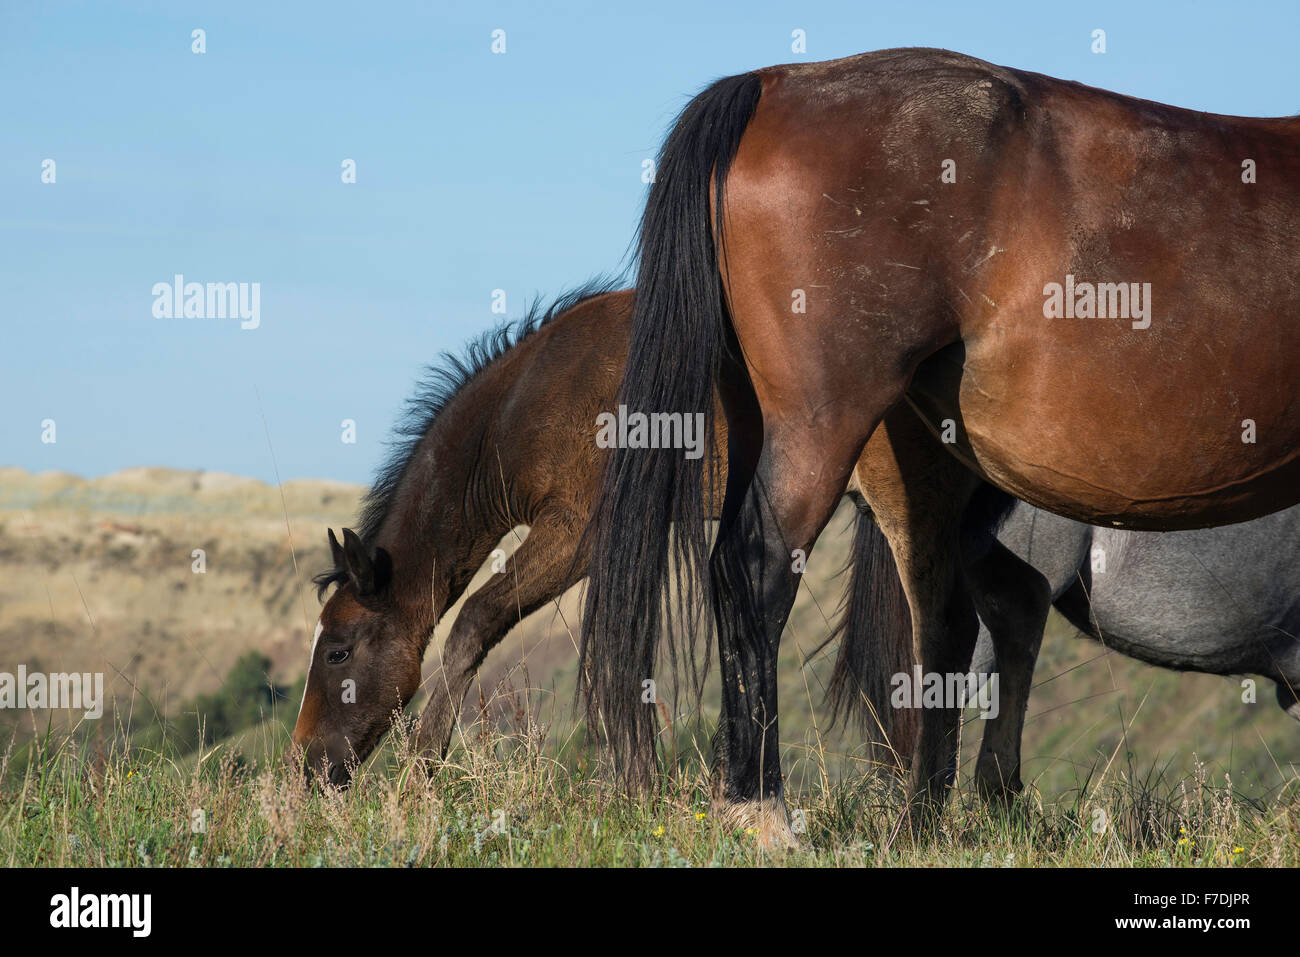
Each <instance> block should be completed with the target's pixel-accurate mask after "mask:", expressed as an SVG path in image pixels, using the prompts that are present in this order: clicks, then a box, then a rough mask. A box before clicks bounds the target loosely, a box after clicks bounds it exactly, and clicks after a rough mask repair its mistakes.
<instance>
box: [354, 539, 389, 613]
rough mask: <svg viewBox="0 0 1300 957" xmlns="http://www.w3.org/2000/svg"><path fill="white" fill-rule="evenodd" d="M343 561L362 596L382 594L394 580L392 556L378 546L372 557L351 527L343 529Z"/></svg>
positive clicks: (358, 594)
mask: <svg viewBox="0 0 1300 957" xmlns="http://www.w3.org/2000/svg"><path fill="white" fill-rule="evenodd" d="M343 563H344V567H345V568H347V570H348V577H350V578H351V579H352V584H353V585H354V586H355V587H356V590H357V596H358V597H360V598H374V597H377V596H379V595H381V594H382V593H383V592H384V590H385V589H386V588H387V587H388V584H389V582H391V581H392V580H393V559H392V556H391V555H389V554H388V552H386V551H385V550H384V549H382V548H376V549H375V554H374V557H373V558H372V557H371V555H370V553H369V552H368V551H366V546H365V545H364V544H362V542H361V537H360V536H359V535H357V533H356V532H354V531H352V529H350V528H345V529H343Z"/></svg>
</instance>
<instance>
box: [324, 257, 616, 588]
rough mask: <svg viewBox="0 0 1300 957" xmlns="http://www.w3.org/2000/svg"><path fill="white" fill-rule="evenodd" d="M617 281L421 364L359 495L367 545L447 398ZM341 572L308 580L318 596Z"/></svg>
mask: <svg viewBox="0 0 1300 957" xmlns="http://www.w3.org/2000/svg"><path fill="white" fill-rule="evenodd" d="M621 285H622V281H621V279H619V278H617V277H616V278H606V277H597V278H595V279H591V280H588V281H587V282H586V283H584V284H583V285H582V286H580V287H579V288H577V289H574V290H571V291H569V292H566V293H564V294H562V295H561V296H559V297H558V298H557V299H555V301H553V302H552V303H551V304H550V305H549V306H547V307H546V308H545V309H543V308H542V300H541V298H540V297H538V298H535V299H534V300H533V301H532V303H531V304H530V305H529V307H528V310H527V312H526V313H525V314H524V316H523V318H521V319H518V320H516V321H514V322H510V321H506V322H504V323H502V324H501V325H499V326H497V327H496V328H495V329H488V330H487V331H485V332H483V333H482V334H480V335H479V336H478V337H477V338H475V339H473V340H471V341H470V342H469V344H468V345H467V346H466V347H465V349H464V351H463V353H462V354H461V355H456V354H455V353H451V352H443V353H442V354H441V355H440V356H439V357H438V360H437V361H435V362H434V363H432V364H430V365H429V366H427V367H426V368H425V370H424V373H423V375H422V376H421V377H420V379H419V382H418V383H417V385H416V390H415V394H414V395H413V396H411V398H409V399H407V401H406V408H405V410H404V411H403V412H402V414H401V416H400V417H399V419H398V421H397V425H396V426H394V428H393V435H394V439H393V440H392V441H390V442H389V443H388V445H389V453H388V456H387V458H386V459H385V460H384V463H383V464H382V465H381V466H380V467H379V471H378V473H377V474H376V476H375V480H374V483H373V484H372V485H371V487H370V491H368V492H367V493H366V495H365V498H363V499H362V501H361V513H360V516H359V517H358V519H357V526H356V532H357V534H358V535H359V536H360V537H361V541H362V542H364V543H365V544H366V546H367V547H369V546H371V545H373V544H374V539H375V536H376V535H378V533H379V529H380V528H381V527H382V526H383V524H384V520H385V519H386V518H387V517H388V513H389V510H390V509H391V508H392V504H393V501H394V499H395V498H396V495H397V489H398V488H399V487H400V486H401V484H402V476H403V475H404V474H405V472H406V467H407V465H408V464H409V463H410V461H411V458H412V457H413V456H414V455H415V450H416V449H417V448H418V447H419V445H420V440H421V439H423V438H424V435H425V433H427V432H428V431H429V429H430V428H432V427H433V423H434V422H435V421H437V418H438V416H439V415H441V414H442V412H443V410H444V409H446V407H447V406H448V405H449V404H450V403H451V401H452V399H454V398H455V397H456V396H457V395H458V394H460V392H461V390H462V389H464V388H465V386H466V385H468V384H469V383H470V382H471V381H472V380H473V379H474V378H475V377H476V376H477V375H478V374H479V373H480V372H482V371H483V370H484V369H486V368H487V367H488V366H490V365H491V364H492V363H494V362H495V361H496V360H497V359H499V358H501V357H502V356H503V355H505V354H506V353H507V352H509V351H510V350H511V349H513V348H514V347H515V346H517V345H519V344H520V343H521V342H523V341H524V340H525V339H527V338H528V337H529V336H531V335H532V334H533V333H535V332H536V331H537V330H538V329H541V328H542V327H543V326H545V325H546V324H547V323H549V322H551V321H552V320H554V319H558V318H559V317H560V316H562V315H563V314H564V313H566V312H568V311H569V310H570V309H573V308H575V307H577V306H579V305H581V304H582V303H584V302H586V301H587V300H588V299H594V298H595V297H597V296H602V295H604V294H606V293H609V292H613V291H614V290H616V289H618V288H619V287H620V286H621ZM346 578H347V572H346V571H345V570H344V569H342V568H339V567H335V568H332V569H330V570H329V571H326V572H322V573H321V574H319V575H317V576H315V577H314V578H313V579H312V582H313V583H314V584H315V585H316V595H317V597H318V598H320V597H322V596H323V595H324V594H325V589H327V588H328V587H329V586H330V585H332V584H334V583H336V582H342V581H344V580H346Z"/></svg>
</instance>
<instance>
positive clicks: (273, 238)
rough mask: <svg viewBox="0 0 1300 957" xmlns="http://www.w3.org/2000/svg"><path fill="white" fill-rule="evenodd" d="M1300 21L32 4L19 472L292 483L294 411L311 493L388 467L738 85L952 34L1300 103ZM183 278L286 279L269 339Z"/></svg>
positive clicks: (10, 389) (624, 221) (608, 255)
mask: <svg viewBox="0 0 1300 957" xmlns="http://www.w3.org/2000/svg"><path fill="white" fill-rule="evenodd" d="M196 28H201V29H203V30H204V31H206V52H205V53H203V54H201V55H200V54H195V53H193V52H192V51H191V43H192V41H191V31H193V30H194V29H196ZM1097 28H1101V29H1104V30H1105V31H1106V42H1107V52H1106V53H1105V54H1101V55H1099V54H1094V53H1092V52H1091V50H1090V47H1091V43H1092V40H1091V33H1092V31H1093V30H1094V29H1097ZM495 29H502V30H504V31H505V32H506V53H505V54H504V55H498V54H493V53H492V50H491V45H492V31H493V30H495ZM795 29H801V30H804V31H805V33H806V36H807V53H806V54H794V53H792V52H791V32H792V31H793V30H795ZM1297 37H1300V3H1298V2H1297V0H1285V2H1259V3H1251V4H1231V5H1211V4H1201V3H1189V2H1177V3H1173V2H1171V3H1134V2H1127V3H1106V2H1102V3H1088V4H1060V3H1050V2H1047V3H1045V2H1042V0H1038V2H1028V3H978V4H977V3H970V2H952V3H925V2H909V3H905V4H899V3H892V2H891V3H883V2H880V3H877V2H865V0H857V2H846V3H809V2H792V0H787V2H766V0H755V2H747V3H736V4H723V3H701V2H698V0H697V2H691V3H679V2H657V3H647V4H635V5H632V4H627V5H623V4H617V5H615V4H610V3H560V2H547V3H539V2H535V0H534V2H528V3H464V4H461V3H412V4H383V3H362V4H351V3H349V4H337V5H336V4H330V3H311V4H306V3H304V4H298V3H281V2H275V3H268V2H260V3H237V2H221V3H178V2H158V3H119V4H104V3H84V4H73V3H57V2H41V3H36V2H32V3H27V2H18V0H3V2H2V3H0V90H2V91H3V93H0V290H2V291H3V318H2V319H0V324H2V326H0V327H2V328H3V333H4V335H3V340H2V341H3V346H2V347H0V348H2V349H3V354H4V358H3V362H2V364H0V464H4V465H20V466H23V467H25V468H28V469H32V470H45V469H61V470H66V471H70V472H75V473H77V474H80V475H86V476H94V475H101V474H104V473H106V472H111V471H114V470H117V469H120V468H124V467H127V466H135V465H165V466H171V467H176V468H206V469H218V470H222V471H229V472H235V473H239V474H244V475H252V476H256V477H259V478H262V479H265V480H268V481H270V480H273V478H274V470H273V467H272V459H271V453H270V451H269V449H268V443H267V434H266V431H265V430H264V426H263V415H265V420H266V428H267V429H269V432H270V437H271V440H272V444H273V446H274V451H275V457H276V459H277V461H278V465H279V473H280V475H281V477H282V478H285V479H288V478H293V477H305V476H313V477H327V478H338V479H345V480H350V481H368V480H369V478H370V477H371V475H372V473H373V471H374V469H375V467H376V465H377V463H378V462H379V459H380V457H381V456H382V452H383V448H382V446H383V443H384V442H385V440H386V439H387V436H388V432H389V429H390V426H391V424H392V422H393V420H394V417H395V416H396V414H397V413H398V411H399V410H400V408H401V405H402V402H403V400H404V398H405V397H406V395H407V394H408V393H409V391H410V390H411V388H412V385H413V383H414V380H415V378H416V376H417V375H418V373H419V371H420V368H421V366H422V365H424V364H425V363H427V362H429V361H431V360H433V359H434V358H435V357H436V355H437V354H438V353H439V352H440V351H442V350H444V349H452V350H455V349H458V348H459V347H460V346H461V345H462V344H463V343H464V342H465V340H466V339H468V338H469V337H470V336H472V335H474V334H476V333H478V332H480V331H481V330H483V329H485V328H488V327H490V326H492V325H494V324H495V323H496V322H497V321H498V320H500V319H501V318H502V317H501V316H497V315H494V314H493V313H492V311H491V305H492V291H493V290H495V289H502V290H504V291H505V293H506V305H507V309H508V315H509V316H510V317H516V316H518V315H520V314H521V313H522V312H523V310H524V309H525V307H526V305H527V303H528V301H529V300H530V299H531V298H532V297H533V296H534V295H542V296H545V297H548V298H549V297H551V296H553V295H555V294H557V293H559V292H561V291H563V290H564V289H566V288H568V287H571V286H574V285H577V284H579V283H581V282H582V281H583V280H584V279H586V278H588V277H590V276H592V275H593V274H596V273H602V272H616V271H617V270H618V269H619V268H620V267H621V266H623V265H624V254H625V252H626V250H627V246H628V242H629V240H630V238H631V236H632V231H633V229H634V227H635V224H636V219H637V216H638V214H639V211H640V208H641V204H642V203H643V201H644V198H645V190H646V186H645V185H644V184H643V183H642V182H641V169H642V167H641V164H642V161H643V160H644V159H646V158H648V157H650V156H653V155H654V153H655V151H656V149H657V147H658V144H659V141H660V139H661V138H662V136H663V135H664V132H665V130H666V127H667V125H668V123H669V122H670V121H671V119H672V118H673V116H674V115H675V114H676V112H677V110H678V109H680V107H681V106H682V105H683V104H684V103H685V101H686V99H687V98H688V97H689V96H690V95H691V94H692V93H694V92H696V91H697V90H699V89H700V88H701V87H702V86H704V85H705V84H706V83H708V82H709V81H711V80H712V79H715V78H716V77H719V76H723V75H727V74H731V73H736V72H740V71H743V70H746V69H750V68H754V67H760V66H766V65H769V64H772V63H782V62H790V61H792V60H822V59H829V58H832V57H837V56H845V55H848V54H852V53H859V52H862V51H865V50H872V49H880V48H884V47H893V46H941V47H947V48H949V49H954V50H959V51H961V52H964V53H970V54H973V55H975V56H979V57H983V58H985V59H988V60H992V61H993V62H996V63H1001V64H1005V65H1008V66H1015V67H1020V68H1024V69H1030V70H1037V71H1039V72H1043V73H1049V74H1052V75H1056V76H1061V77H1065V78H1068V79H1075V80H1079V81H1082V82H1085V83H1089V84H1092V85H1095V86H1101V87H1106V88H1109V89H1113V90H1117V91H1119V92H1123V93H1128V94H1133V95H1136V96H1142V97H1147V98H1149V99H1154V100H1160V101H1164V102H1167V103H1172V104H1175V105H1178V106H1185V107H1191V108H1195V109H1203V110H1210V111H1214V112H1224V113H1237V114H1244V115H1267V116H1274V115H1283V114H1292V113H1296V112H1300V57H1298V56H1297V52H1296V41H1297ZM46 159H53V160H54V161H55V163H56V167H55V171H56V182H55V183H53V184H46V183H42V182H41V173H42V163H43V161H44V160H46ZM344 159H353V160H355V162H356V164H357V181H356V183H355V184H346V185H345V184H343V183H342V182H341V175H340V174H341V164H342V162H343V161H344ZM177 273H181V274H183V275H184V276H185V277H186V279H187V281H199V282H259V283H260V284H261V316H260V319H261V324H260V326H259V327H258V328H257V329H255V330H243V329H241V328H240V326H239V322H238V321H237V320H230V319H226V320H222V319H212V320H199V319H174V320H168V319H156V318H154V317H153V315H152V306H153V295H152V287H153V285H154V284H155V283H158V282H170V281H171V279H172V277H173V275H175V274H177ZM45 419H53V420H54V421H55V423H56V429H57V431H56V436H57V441H56V442H55V443H53V444H48V443H43V442H42V441H41V437H42V425H41V423H42V421H43V420H45ZM343 419H353V420H355V422H356V424H357V441H356V442H355V444H347V443H344V442H343V441H341V434H342V429H341V426H340V423H341V422H342V420H343Z"/></svg>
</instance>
